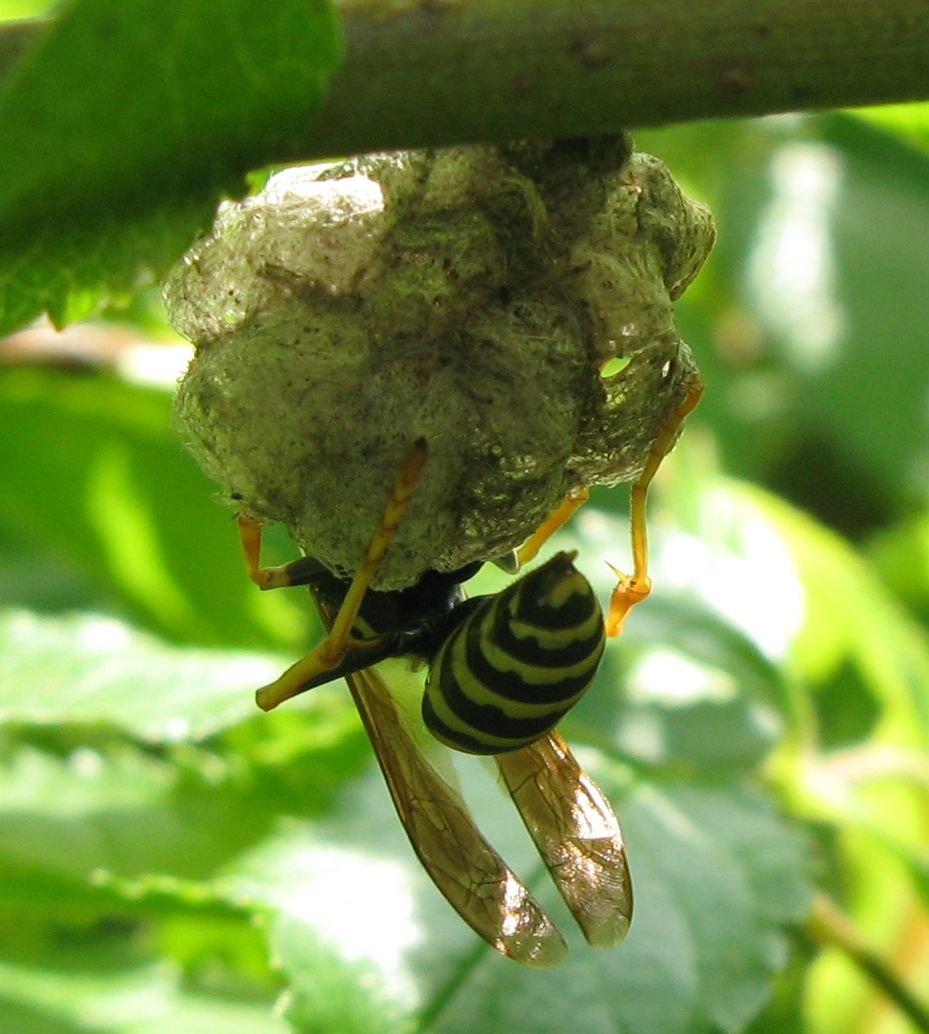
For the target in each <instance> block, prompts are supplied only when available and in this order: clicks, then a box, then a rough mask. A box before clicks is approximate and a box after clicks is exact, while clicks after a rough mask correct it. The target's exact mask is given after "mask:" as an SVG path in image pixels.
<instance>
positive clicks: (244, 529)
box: [236, 513, 300, 589]
mask: <svg viewBox="0 0 929 1034" xmlns="http://www.w3.org/2000/svg"><path fill="white" fill-rule="evenodd" d="M236 524H237V525H238V528H239V543H240V544H241V546H242V555H243V556H244V558H245V573H246V574H247V575H248V577H249V579H250V580H251V581H253V582H254V583H255V584H256V585H257V586H258V588H259V589H279V588H281V587H282V586H285V585H297V584H299V583H298V582H297V581H295V580H294V578H293V575H292V573H291V571H290V569H291V568H292V567H293V564H280V565H279V566H277V567H262V566H261V525H260V524H259V523H258V521H253V520H252V519H251V517H246V516H245V514H244V513H238V514H236ZM299 562H300V561H295V563H299Z"/></svg>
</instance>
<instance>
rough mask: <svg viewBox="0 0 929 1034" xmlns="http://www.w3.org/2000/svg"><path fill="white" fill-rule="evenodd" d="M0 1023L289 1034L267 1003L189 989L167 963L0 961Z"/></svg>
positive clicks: (112, 1030)
mask: <svg viewBox="0 0 929 1034" xmlns="http://www.w3.org/2000/svg"><path fill="white" fill-rule="evenodd" d="M0 1027H2V1029H3V1030H6V1031H10V1032H11V1034H12V1032H13V1031H15V1032H16V1034H72V1032H73V1034H78V1032H80V1031H106V1032H107V1034H165V1032H166V1031H169V1030H170V1031H171V1032H172V1034H202V1032H204V1031H217V1030H222V1031H223V1032H224V1034H286V1032H287V1026H286V1024H284V1022H283V1021H282V1020H280V1019H278V1018H277V1017H276V1016H275V1015H274V1014H273V1013H272V1012H271V1010H270V1009H269V1008H268V1003H267V1002H264V1003H249V1002H242V1001H235V999H234V998H233V997H232V996H229V998H227V999H224V998H222V997H220V996H218V995H212V996H211V995H209V994H205V993H192V992H190V991H188V990H185V989H184V987H183V983H182V974H181V972H180V971H179V970H178V969H177V967H174V966H170V965H167V964H163V963H161V964H157V963H156V964H148V965H142V966H135V967H124V968H119V967H118V966H117V964H116V960H113V962H111V965H110V967H108V968H107V969H100V970H97V971H95V970H94V969H93V968H90V967H88V968H87V969H85V970H84V971H83V972H82V971H80V970H78V971H72V970H66V971H62V970H59V969H57V968H55V967H51V966H49V967H42V966H24V965H19V966H14V965H7V964H3V963H0Z"/></svg>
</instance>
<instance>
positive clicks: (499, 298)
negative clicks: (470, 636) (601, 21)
mask: <svg viewBox="0 0 929 1034" xmlns="http://www.w3.org/2000/svg"><path fill="white" fill-rule="evenodd" d="M713 237H714V229H713V222H712V217H711V216H710V213H709V211H708V210H707V209H706V208H705V207H704V206H703V205H700V204H697V203H695V202H693V201H690V200H688V199H687V198H685V197H684V196H683V195H682V194H681V192H680V190H679V188H678V187H677V185H676V184H675V182H674V180H673V179H672V178H671V176H670V174H669V173H668V171H667V170H666V169H665V167H664V165H663V164H662V163H661V162H660V161H658V160H657V159H656V158H653V157H650V156H649V155H645V154H637V153H636V154H630V152H629V148H628V144H627V141H626V140H625V139H622V138H621V139H611V140H601V141H570V142H562V143H557V144H553V145H552V144H547V145H542V144H521V145H516V146H512V147H484V146H473V147H460V148H453V149H447V150H437V151H411V152H398V153H391V154H379V155H373V156H367V157H363V158H358V159H354V160H350V161H345V162H341V163H339V164H335V165H332V164H330V165H326V166H313V167H308V168H300V169H290V170H288V171H286V172H284V173H281V174H279V175H277V176H274V177H273V178H272V179H271V180H269V182H268V184H267V186H266V188H265V189H264V191H263V192H262V193H260V194H258V195H257V196H255V197H250V198H247V199H245V200H243V201H240V202H235V203H228V204H224V205H223V206H222V207H221V209H220V212H219V215H218V217H217V220H216V224H215V226H214V228H213V231H212V233H211V234H210V235H209V236H208V237H206V238H204V239H203V240H201V241H200V242H198V243H197V244H196V245H195V246H194V247H193V248H192V249H191V250H190V252H189V253H188V254H187V255H186V256H185V258H184V259H183V262H182V263H180V264H179V265H178V267H177V268H176V269H175V270H174V271H173V273H172V274H171V275H170V277H169V279H168V281H167V284H166V286H165V290H164V296H165V302H166V305H167V308H168V312H169V314H170V318H171V320H172V322H173V324H174V326H175V327H177V329H178V330H179V331H181V332H182V333H183V334H185V335H186V336H187V337H188V338H190V339H191V341H193V342H194V344H195V345H196V346H197V352H196V358H195V359H194V360H193V362H192V363H191V366H190V369H189V370H188V372H187V374H186V376H185V377H184V379H183V381H182V383H181V385H180V389H179V392H178V397H177V409H176V415H177V424H178V426H179V429H180V431H181V434H182V435H183V436H184V438H185V439H186V440H187V442H188V443H189V445H190V447H191V449H192V450H193V452H194V454H195V455H196V457H197V459H198V460H199V462H200V463H201V465H202V466H203V468H204V470H205V471H206V472H207V473H208V474H209V475H210V476H211V477H212V478H214V479H215V480H216V481H217V482H219V484H221V485H222V486H223V488H224V490H225V492H226V494H227V495H228V498H229V500H230V501H232V502H233V503H234V505H235V506H236V507H237V508H239V509H242V510H244V511H246V512H247V513H248V514H250V515H251V516H253V517H255V518H257V519H259V520H263V521H283V522H284V523H285V524H286V525H287V526H288V527H289V529H290V531H291V533H292V535H293V537H294V539H295V540H296V541H297V542H298V543H299V545H300V546H301V547H302V549H303V550H304V551H305V552H306V553H308V554H310V555H312V556H315V557H317V558H318V559H320V560H321V561H322V562H323V563H324V564H326V566H327V567H329V568H330V569H331V570H332V571H334V572H335V573H337V574H339V575H343V576H347V575H350V574H351V573H352V572H353V571H354V569H355V567H356V565H357V563H358V561H359V559H360V558H361V556H362V555H363V554H364V551H365V548H366V547H367V544H368V541H369V539H370V537H371V535H372V533H373V531H374V529H375V527H376V526H377V523H378V520H379V518H380V516H381V513H382V511H383V507H384V504H385V502H386V499H387V495H388V493H389V491H390V487H391V485H392V484H393V482H394V479H395V476H396V474H397V471H398V469H399V467H400V466H401V464H402V463H403V460H404V458H405V457H406V456H407V454H408V452H409V449H410V447H411V444H412V443H413V442H414V441H416V440H417V439H425V441H426V442H427V444H428V450H429V454H428V460H427V463H426V467H425V471H424V473H423V478H422V482H421V484H420V485H419V487H418V489H417V491H416V493H415V495H414V498H413V501H412V503H411V505H410V509H409V511H408V512H407V513H406V515H405V516H404V518H403V521H402V524H401V527H400V531H399V533H398V535H397V538H396V539H395V540H394V542H393V544H392V545H391V547H390V550H389V551H388V555H387V558H386V560H385V563H384V565H383V567H382V569H381V571H380V572H379V575H378V578H377V580H376V583H375V584H376V585H377V586H378V587H380V588H400V587H403V586H406V585H409V584H411V583H412V582H414V581H415V580H416V578H417V577H418V576H419V575H420V574H421V573H422V572H423V571H424V570H426V569H427V568H430V567H431V568H436V569H439V570H454V569H455V568H457V567H460V566H461V565H463V564H465V563H468V562H469V561H472V560H483V559H488V558H493V557H496V556H499V555H502V554H505V553H507V552H508V551H509V550H511V549H513V548H514V547H516V546H518V545H519V544H520V543H521V542H522V541H523V540H524V539H525V538H526V537H527V536H528V535H529V534H530V533H531V532H532V531H533V530H534V529H535V527H536V526H537V525H538V524H539V523H540V522H541V521H542V520H543V519H544V517H545V516H546V515H547V514H548V513H549V512H550V511H551V510H552V509H553V508H554V507H555V506H556V505H557V504H558V503H559V502H560V501H561V499H562V498H563V497H564V495H565V493H566V492H569V491H572V490H575V489H578V488H580V487H581V486H586V485H614V484H618V483H619V482H623V481H629V480H631V479H633V478H635V477H636V476H637V475H638V474H639V472H640V471H641V469H642V467H643V465H644V463H645V460H646V457H647V455H648V450H649V447H650V446H651V444H652V442H653V441H654V439H655V437H656V436H657V434H658V432H659V431H660V429H661V427H662V424H663V423H664V421H665V420H666V418H667V417H668V415H669V413H670V412H671V411H672V410H673V409H674V408H675V407H676V406H677V404H678V403H679V402H680V401H681V399H682V398H683V396H684V394H685V393H686V389H687V383H686V382H687V381H688V380H690V379H691V378H693V377H694V376H695V374H696V370H695V366H694V363H693V358H692V356H691V353H690V351H689V349H688V348H687V346H686V345H685V344H684V342H683V341H681V340H680V338H679V336H678V334H677V331H676V329H675V326H674V320H673V315H672V309H671V303H672V301H673V299H675V298H677V297H678V296H679V295H680V294H681V293H682V292H683V291H684V289H685V288H686V287H687V285H688V284H689V283H690V282H691V280H692V279H693V278H694V276H696V274H697V271H698V270H699V268H700V266H701V264H702V263H703V261H704V259H705V257H706V255H707V253H708V251H709V249H710V247H711V245H712V242H713Z"/></svg>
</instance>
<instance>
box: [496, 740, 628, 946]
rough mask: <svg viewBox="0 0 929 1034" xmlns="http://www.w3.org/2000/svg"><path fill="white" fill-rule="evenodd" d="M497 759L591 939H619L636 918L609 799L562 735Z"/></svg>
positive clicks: (548, 863) (515, 800) (600, 942)
mask: <svg viewBox="0 0 929 1034" xmlns="http://www.w3.org/2000/svg"><path fill="white" fill-rule="evenodd" d="M496 760H497V766H498V768H499V770H500V774H501V776H502V777H503V781H504V782H505V783H506V787H507V789H508V790H509V792H510V796H511V797H512V798H513V803H514V804H515V805H516V808H517V810H518V811H519V814H520V815H521V816H522V819H523V822H525V824H526V828H527V829H528V830H529V834H530V836H531V837H532V839H533V841H534V842H535V846H536V848H537V849H538V852H539V854H540V855H541V856H542V860H543V861H544V862H545V864H546V866H547V867H548V871H549V872H550V873H551V875H552V879H553V880H554V881H555V884H556V885H557V887H558V890H559V891H560V893H561V896H562V897H563V898H564V900H565V903H566V904H567V906H568V908H569V909H570V910H571V912H572V914H573V915H574V918H575V919H576V920H577V922H578V925H579V926H580V928H581V930H582V931H583V933H584V936H585V937H586V938H587V941H588V942H589V943H590V944H592V945H594V946H595V947H598V948H607V947H609V946H610V945H613V944H618V943H619V942H620V941H621V940H622V939H623V938H624V937H625V936H626V933H627V932H628V930H629V924H630V922H631V921H632V882H631V880H630V877H629V867H628V864H627V862H626V852H625V849H624V847H623V835H622V830H621V829H620V828H619V821H618V820H617V818H616V816H615V815H614V814H613V809H612V808H611V807H610V803H609V801H608V800H607V799H606V797H605V796H604V795H603V793H602V792H601V791H600V788H599V787H598V786H597V784H596V783H595V782H594V781H593V780H592V779H591V778H590V776H588V775H587V773H586V772H584V771H583V769H581V767H580V766H579V765H578V763H577V761H576V760H575V758H574V755H573V754H572V753H571V751H570V750H569V749H568V746H567V744H566V743H565V742H564V740H563V739H562V738H561V737H560V736H559V735H558V734H557V733H556V732H550V733H549V734H548V735H547V736H543V737H542V739H540V740H537V741H536V742H535V743H533V744H531V745H530V746H528V747H523V748H522V749H521V750H515V751H513V752H512V753H509V754H499V755H497V759H496Z"/></svg>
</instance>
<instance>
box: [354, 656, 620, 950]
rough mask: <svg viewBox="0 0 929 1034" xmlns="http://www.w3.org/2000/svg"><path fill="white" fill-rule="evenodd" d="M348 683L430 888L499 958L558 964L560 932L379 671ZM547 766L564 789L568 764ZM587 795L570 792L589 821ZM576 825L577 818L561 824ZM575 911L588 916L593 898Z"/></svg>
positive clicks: (552, 783) (551, 784) (553, 783)
mask: <svg viewBox="0 0 929 1034" xmlns="http://www.w3.org/2000/svg"><path fill="white" fill-rule="evenodd" d="M347 682H348V684H349V687H350V689H351V691H352V696H353V697H354V700H355V705H356V707H357V708H358V712H359V714H360V715H361V718H362V721H363V722H364V725H365V729H366V730H367V733H368V737H369V738H370V740H371V744H372V746H373V747H374V752H375V754H376V755H377V759H378V762H379V764H380V766H381V771H382V772H383V773H384V779H385V780H386V782H387V786H388V788H389V789H390V795H391V797H392V798H393V802H394V807H395V808H396V809H397V814H398V815H399V816H400V821H401V822H402V823H403V828H404V829H405V830H406V832H407V836H408V837H409V838H410V843H411V844H412V845H413V850H414V851H415V852H416V854H417V855H418V857H419V860H420V862H422V865H423V868H424V869H425V870H426V872H427V873H428V874H429V876H430V877H431V879H432V881H433V883H435V885H436V887H438V889H439V890H440V891H441V892H442V894H443V895H444V896H445V898H446V900H447V901H448V902H449V904H450V905H451V906H452V907H453V908H454V909H455V911H456V912H457V913H458V914H459V915H460V916H461V918H462V919H464V921H465V922H466V923H467V924H468V925H469V926H470V927H471V928H472V929H473V930H474V931H475V933H477V934H479V935H480V936H481V937H483V938H484V940H485V941H487V943H488V944H490V945H491V947H493V948H495V949H496V950H497V951H499V952H500V953H501V954H502V955H507V956H509V957H510V958H513V959H516V960H517V961H518V962H523V963H526V964H528V965H531V966H549V965H553V964H554V963H556V962H559V961H560V960H561V959H562V958H563V957H564V954H565V952H566V950H567V948H566V946H565V942H564V940H563V939H562V936H561V934H560V933H559V932H558V930H557V929H556V928H555V925H554V924H553V923H552V921H551V920H550V919H549V917H548V916H547V915H546V914H545V912H543V911H542V909H541V908H540V906H539V905H538V904H537V903H536V901H535V900H534V898H533V897H532V895H531V894H530V893H529V891H528V890H527V889H526V888H525V887H524V886H523V884H522V883H521V882H520V880H519V879H518V877H517V876H516V875H515V874H514V873H513V872H512V870H511V869H510V868H509V867H508V866H507V864H506V863H505V862H504V861H503V859H502V858H501V857H500V856H499V855H498V854H497V852H496V851H495V850H494V849H493V848H492V847H491V846H490V844H489V843H488V842H487V841H486V840H485V839H484V837H483V836H482V835H481V832H480V830H479V829H478V828H477V826H475V824H474V820H473V819H472V818H471V815H470V814H469V812H468V809H467V807H466V806H465V804H464V802H463V801H462V800H461V798H460V797H459V796H458V794H457V793H456V792H455V791H454V790H453V789H452V787H450V786H449V785H448V783H446V782H445V780H444V779H442V778H441V776H439V774H438V773H437V772H436V770H435V769H434V768H433V766H432V765H431V763H430V762H429V760H428V759H427V758H426V757H425V755H424V754H423V753H422V751H421V750H420V749H419V747H418V746H417V745H416V743H415V741H414V740H413V738H412V736H411V735H410V733H409V731H408V730H407V727H406V725H405V723H404V721H403V718H402V715H401V714H400V713H399V711H398V709H397V705H396V703H395V702H394V700H393V698H392V697H391V695H390V692H389V691H388V689H387V687H386V686H385V684H384V682H383V680H382V679H381V678H380V676H379V675H378V674H377V669H376V668H367V669H365V670H364V671H360V672H358V673H356V674H354V675H349V676H348V677H347ZM530 749H531V748H530ZM520 753H525V752H524V751H520ZM540 756H543V755H540ZM552 770H553V772H554V773H555V774H554V775H553V777H552V778H551V779H547V780H546V781H545V782H546V785H547V786H548V787H549V788H550V791H551V792H553V793H554V792H555V791H556V790H557V789H558V788H559V787H561V788H562V789H564V790H567V789H569V787H568V786H567V781H568V780H567V769H566V768H564V767H562V768H560V769H557V768H554V767H553V769H552ZM540 782H541V781H540ZM594 790H596V787H594ZM527 796H529V797H534V796H536V795H532V794H530V795H527ZM588 796H589V795H585V794H584V793H581V792H580V791H578V790H576V789H572V797H573V798H576V799H578V800H580V801H581V802H582V805H581V806H582V807H585V808H587V809H588V811H589V812H590V815H591V818H593V811H592V809H591V807H590V805H589V804H587V799H588ZM515 799H516V798H515V796H514V800H515ZM517 806H518V807H519V806H520V805H519V803H518V802H517ZM527 808H530V809H531V808H532V805H531V804H527ZM608 810H609V809H608V808H607V811H608ZM610 814H611V815H612V813H610ZM525 817H526V815H525V813H524V818H525ZM526 821H527V824H528V823H529V819H526ZM613 821H614V823H615V819H614V820H613ZM578 826H579V820H578V821H575V822H574V823H573V825H571V826H568V827H567V828H568V829H571V830H574V829H577V828H578ZM561 828H565V826H564V823H562V827H561ZM617 828H618V827H617ZM537 842H538V841H537ZM540 850H541V848H540ZM547 864H548V865H549V868H550V869H551V868H552V864H551V863H550V862H548V863H547ZM552 872H553V875H554V873H555V870H554V869H552ZM556 879H557V877H556ZM627 880H628V877H627ZM569 882H573V881H570V880H569ZM591 892H592V893H596V889H595V888H592V891H591ZM580 911H581V913H582V914H584V915H592V914H593V913H594V911H595V910H594V908H593V903H592V902H591V903H590V904H589V905H588V906H587V907H586V908H581V909H580ZM575 915H578V912H575ZM579 921H580V920H579ZM582 925H583V924H582Z"/></svg>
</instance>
